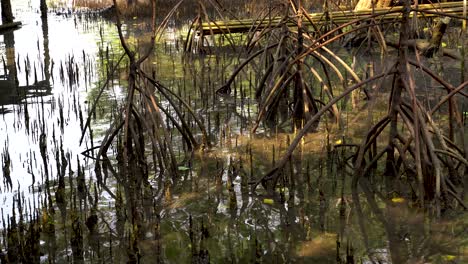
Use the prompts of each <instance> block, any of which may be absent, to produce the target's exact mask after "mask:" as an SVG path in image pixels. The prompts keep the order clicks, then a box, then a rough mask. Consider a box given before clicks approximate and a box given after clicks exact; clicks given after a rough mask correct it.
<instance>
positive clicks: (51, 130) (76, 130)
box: [0, 0, 99, 215]
mask: <svg viewBox="0 0 468 264" xmlns="http://www.w3.org/2000/svg"><path fill="white" fill-rule="evenodd" d="M12 6H13V10H14V13H15V17H16V19H15V20H17V21H21V22H22V23H23V27H22V28H21V29H19V30H16V31H15V32H14V39H15V47H14V49H15V60H16V61H19V64H20V67H19V68H20V69H19V70H18V79H19V84H20V86H24V85H26V75H25V66H24V65H25V60H26V58H27V57H28V58H29V61H30V65H31V71H33V70H34V66H36V68H37V71H38V80H39V81H41V80H42V79H43V77H41V75H42V74H41V68H42V67H43V65H44V41H43V30H42V23H41V18H40V15H39V13H38V12H37V8H38V6H39V0H34V1H30V0H14V1H12ZM31 6H32V8H31ZM89 26H91V25H89V24H81V22H80V21H79V20H78V21H76V20H74V18H64V17H62V16H55V15H52V14H50V15H49V19H48V29H49V30H48V35H49V54H50V63H51V64H52V62H53V64H54V68H53V73H52V74H53V76H54V79H53V80H51V86H52V91H51V95H49V96H45V97H42V98H40V97H35V98H34V97H31V98H29V99H28V100H27V101H28V106H27V110H28V113H29V116H30V129H31V132H30V133H29V134H28V133H27V132H26V124H25V119H24V111H25V110H24V104H23V105H7V106H4V107H5V108H6V109H8V110H10V111H11V112H9V113H6V114H3V115H0V151H1V153H3V151H4V149H5V148H6V149H8V151H9V154H10V158H11V163H12V164H11V178H12V183H13V190H15V192H17V190H18V188H20V192H22V193H23V195H24V197H25V198H26V201H28V199H30V198H32V197H33V196H32V193H31V192H30V189H31V188H29V187H30V186H31V184H32V176H31V171H30V170H29V168H32V170H33V171H32V172H34V174H35V178H36V184H35V185H38V184H40V181H41V174H42V172H43V171H44V169H43V162H42V159H41V155H40V151H39V135H40V129H39V128H40V126H41V125H40V124H41V120H42V115H44V120H45V121H46V127H45V130H46V132H45V134H46V136H47V148H48V151H49V157H48V159H49V174H50V175H49V177H50V178H51V179H56V177H57V173H56V164H55V150H56V147H55V144H56V143H54V141H53V137H52V135H53V134H55V139H56V140H55V141H56V142H57V143H59V142H60V141H63V149H64V152H65V153H70V154H71V155H70V156H71V160H72V169H73V170H74V171H76V159H77V155H78V157H79V158H80V159H83V156H81V155H80V152H82V151H83V150H84V149H86V148H87V147H89V144H88V143H87V142H85V143H83V145H82V146H79V138H80V135H81V129H80V122H79V116H78V114H77V113H76V110H77V109H75V106H76V105H78V102H83V101H85V100H86V95H87V94H86V87H87V85H85V82H84V80H83V79H82V78H83V76H84V73H83V65H82V64H83V51H85V53H86V55H87V60H89V61H90V62H92V64H94V61H95V60H96V59H95V55H96V50H97V42H98V38H99V35H98V34H94V32H97V30H94V31H93V30H88V29H87V30H85V28H87V27H89ZM91 27H92V26H91ZM91 32H93V33H91ZM0 47H1V48H0V56H3V57H6V51H5V45H4V37H3V35H1V36H0ZM73 56H74V61H75V62H77V63H78V64H79V65H80V67H79V68H80V71H81V72H80V78H81V80H79V82H78V84H77V85H73V86H72V87H71V88H70V87H69V85H68V82H67V81H65V82H64V83H62V82H61V81H60V77H59V76H60V75H59V70H60V64H62V63H63V64H64V63H65V62H66V61H68V60H69V58H70V57H73ZM1 68H3V66H2V67H1ZM64 68H65V64H64ZM1 72H3V69H1ZM65 75H66V73H65ZM32 82H34V74H33V73H30V77H29V83H30V84H31V83H32ZM88 88H89V87H88ZM75 100H76V102H77V103H76V104H75V103H74V101H75ZM42 101H43V102H44V108H43V109H42V107H41V102H42ZM59 105H63V115H64V123H65V124H64V130H63V133H62V132H61V131H60V125H59ZM81 110H82V111H83V118H86V113H85V109H84V104H82V109H81ZM42 113H43V114H42ZM85 141H86V140H85ZM87 145H88V146H87ZM57 147H59V145H57ZM31 161H32V162H31ZM29 163H32V164H29ZM83 163H84V162H81V164H83ZM2 165H3V163H2ZM67 173H68V168H67ZM0 176H1V178H2V179H3V171H1V170H0ZM38 182H39V183H38ZM52 192H53V191H52ZM41 195H43V194H41ZM12 199H13V196H12V193H8V192H6V190H5V189H4V187H3V186H2V193H0V206H1V207H2V208H3V211H4V213H5V215H6V214H11V209H12V203H13V200H12ZM35 199H37V194H36V196H35ZM42 199H43V198H42ZM31 204H32V201H31ZM36 204H37V202H36Z"/></svg>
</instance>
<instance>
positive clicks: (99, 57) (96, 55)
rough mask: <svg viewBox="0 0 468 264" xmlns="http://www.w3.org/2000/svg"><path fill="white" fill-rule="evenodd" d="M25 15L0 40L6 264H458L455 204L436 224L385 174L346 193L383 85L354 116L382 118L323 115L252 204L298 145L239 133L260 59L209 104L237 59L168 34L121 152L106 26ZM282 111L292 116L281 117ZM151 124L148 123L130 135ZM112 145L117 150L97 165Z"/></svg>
mask: <svg viewBox="0 0 468 264" xmlns="http://www.w3.org/2000/svg"><path fill="white" fill-rule="evenodd" d="M25 2H26V1H25ZM195 6H196V5H195ZM190 7H192V6H190ZM22 8H23V9H22V10H21V12H20V13H24V14H23V16H22V18H23V19H25V20H26V21H27V23H25V26H24V27H23V28H22V29H20V30H18V31H15V32H9V33H6V34H5V35H4V37H3V43H2V44H4V45H5V49H4V50H2V52H3V54H2V55H4V57H5V59H4V63H3V65H4V67H3V76H1V77H2V80H0V105H2V110H0V119H1V122H2V123H3V124H2V125H1V126H0V150H1V152H0V153H1V155H0V157H1V161H2V162H1V164H2V170H1V172H0V175H2V180H3V186H2V188H1V194H0V201H1V204H0V205H1V214H2V218H1V219H0V227H1V237H0V259H1V261H2V263H20V262H22V263H45V262H50V263H223V262H230V263H295V262H297V263H366V264H367V263H463V262H464V261H466V260H467V256H468V248H467V246H468V240H467V238H466V237H468V234H467V226H468V222H467V217H466V213H463V212H460V210H458V209H459V208H457V206H455V205H453V206H447V208H449V209H447V211H446V212H445V213H444V215H443V217H442V218H440V219H435V218H433V217H432V216H431V214H430V213H429V212H427V211H425V210H424V209H422V208H421V207H419V206H418V205H417V204H416V203H415V202H414V200H415V199H414V197H412V195H413V193H414V188H413V186H414V182H412V181H411V180H410V179H409V178H406V176H407V175H405V177H402V179H401V181H397V182H390V183H389V182H388V179H383V178H382V177H380V176H377V175H380V174H379V173H377V172H380V171H382V170H383V168H372V169H371V171H372V175H373V176H372V177H364V179H362V180H361V181H360V182H359V187H360V191H358V192H353V191H352V188H351V176H350V175H352V172H351V169H350V168H349V161H350V160H352V159H353V158H354V156H353V155H354V154H353V153H354V151H353V148H355V147H356V146H355V145H356V144H355V143H353V142H356V141H358V140H359V138H360V137H362V135H363V134H365V131H367V130H366V129H367V127H368V126H369V125H370V121H369V123H365V122H359V121H360V120H375V119H378V118H379V117H380V115H381V113H380V111H382V112H383V111H385V110H386V109H383V108H385V107H386V102H384V99H381V98H379V97H378V95H384V94H388V87H387V86H384V87H383V88H382V90H379V91H375V93H376V95H377V96H375V99H374V101H371V100H369V101H365V103H363V104H369V105H371V104H374V105H377V106H379V105H381V106H382V107H377V110H376V111H375V112H370V111H369V112H368V111H367V110H365V108H364V107H362V109H364V110H362V111H361V110H360V109H359V108H358V107H357V108H352V107H351V106H350V105H351V104H353V102H351V101H352V99H351V98H349V99H347V101H346V102H345V103H343V104H344V106H342V107H343V109H345V111H344V113H345V116H346V118H345V120H346V121H343V122H345V123H344V125H345V126H346V127H351V126H352V128H349V129H348V130H345V131H343V130H340V129H339V128H337V127H336V126H337V125H333V124H331V123H332V121H331V120H333V117H332V113H330V117H327V119H326V124H324V125H322V126H320V127H319V128H318V133H311V134H309V135H307V136H306V137H305V138H304V139H303V143H302V144H301V146H300V147H299V150H298V155H297V156H293V157H292V158H291V160H290V162H288V164H287V165H286V167H285V168H284V169H283V171H282V177H281V178H280V179H279V180H278V184H277V186H275V189H274V192H273V194H271V193H267V192H264V191H257V192H252V189H251V184H252V182H254V181H255V180H256V179H258V178H259V177H261V176H262V175H264V174H265V173H266V172H267V171H269V170H270V169H271V168H272V167H274V166H275V165H276V164H277V163H278V161H279V159H280V158H281V156H282V155H283V154H284V153H285V152H286V151H287V147H288V145H289V144H290V142H291V139H292V138H293V137H294V135H295V134H294V133H288V132H287V131H289V130H291V127H292V125H291V124H288V123H287V122H286V121H284V119H286V118H284V117H283V116H281V115H278V117H277V121H278V120H281V121H283V122H282V123H281V124H279V125H276V127H275V126H273V129H269V128H267V127H260V128H259V129H258V133H257V134H250V133H249V129H250V128H251V126H252V125H253V123H254V122H255V118H256V114H257V113H258V110H259V106H258V102H257V100H255V99H252V98H255V95H256V91H255V89H256V87H258V83H259V82H260V81H261V80H260V79H259V78H260V77H259V76H256V73H257V72H258V71H259V70H258V69H261V67H262V64H263V63H265V61H254V65H252V66H249V67H248V68H246V70H245V71H243V72H241V75H242V80H233V83H232V92H231V93H230V95H217V94H216V91H217V89H218V88H219V87H220V86H222V84H224V83H225V82H226V80H228V78H229V76H230V73H231V72H232V71H233V70H234V69H235V67H236V66H237V65H238V64H239V62H240V61H241V60H242V59H244V58H243V57H242V56H243V55H242V54H241V55H239V53H238V52H236V51H232V49H231V47H228V45H227V44H226V45H225V46H223V47H220V48H216V47H213V48H212V50H211V53H210V52H208V53H207V54H186V53H184V52H183V51H182V49H183V47H182V46H183V44H182V43H183V42H182V41H181V39H182V37H181V36H182V35H183V33H181V32H179V31H180V30H181V29H180V28H179V27H172V26H173V25H171V27H169V28H168V30H167V33H166V34H165V35H164V36H163V37H162V38H161V40H158V41H156V46H155V51H154V52H153V53H152V54H151V56H150V57H149V58H148V60H147V61H146V62H145V63H144V64H143V65H141V68H142V69H143V70H144V71H146V72H148V73H151V74H148V75H151V76H150V78H147V79H144V78H142V79H139V80H138V81H137V82H136V83H137V85H145V84H147V85H148V83H151V82H150V80H151V79H156V80H158V82H160V83H159V84H157V85H159V86H157V87H156V85H155V84H154V83H151V84H152V85H153V86H154V87H153V89H154V90H153V91H152V93H153V94H158V92H159V93H161V94H162V93H163V92H166V94H165V96H164V97H163V96H159V94H158V96H157V97H155V100H157V102H155V103H154V105H157V107H154V106H149V107H148V109H151V110H152V111H143V110H142V111H141V112H138V111H134V112H132V115H133V116H137V117H139V118H140V119H134V120H133V121H132V122H128V123H129V124H128V130H129V131H132V135H134V137H132V138H131V139H130V141H133V142H135V144H133V145H131V144H130V145H131V147H130V149H131V150H132V151H129V150H128V149H129V147H128V143H127V145H125V144H126V142H127V140H129V139H125V138H124V137H123V136H122V135H120V134H118V133H112V132H113V131H117V130H116V129H119V128H122V127H124V126H125V119H124V112H125V101H126V96H127V95H126V91H127V88H126V87H127V86H128V82H129V79H128V74H129V73H128V64H129V62H128V60H127V59H126V58H125V57H124V56H123V55H122V54H123V50H122V48H121V46H120V41H119V39H118V36H117V32H116V28H115V26H114V24H113V22H109V21H106V20H102V19H100V18H99V16H94V15H93V16H89V17H87V16H86V15H83V14H68V13H67V15H62V14H59V15H56V14H49V16H48V17H42V18H40V16H39V15H40V14H38V12H35V11H34V10H31V9H29V8H27V7H22ZM18 15H20V14H18ZM190 15H193V14H190ZM182 20H183V21H187V20H188V19H182ZM148 23H149V22H148V20H147V19H145V18H138V17H135V18H132V19H131V20H128V21H125V27H124V29H125V32H124V33H125V34H124V35H125V38H126V40H127V41H128V43H129V44H130V45H131V47H132V48H134V49H135V50H138V51H145V50H147V47H148V42H149V41H150V37H149V36H148V35H147V34H145V33H144V32H147V30H148ZM32 36H40V37H38V39H37V41H35V40H34V39H33V41H31V39H32V38H33V37H32ZM15 40H16V42H15ZM25 40H27V41H25ZM70 40H73V42H71V41H70ZM216 41H217V40H216ZM221 41H223V40H220V42H221ZM239 41H240V40H239ZM340 52H341V53H342V54H344V55H343V57H344V58H345V60H346V61H347V62H352V61H353V60H356V62H355V63H353V67H355V68H356V71H357V72H359V73H360V74H362V75H365V74H369V72H368V71H366V69H367V68H368V66H369V64H370V63H369V61H372V63H375V64H374V65H373V66H372V67H374V68H373V69H374V70H376V71H377V69H379V68H385V67H386V63H388V62H386V61H385V60H380V59H379V58H378V56H372V55H370V56H368V57H364V58H362V59H361V60H360V59H359V58H357V57H356V56H354V55H353V54H352V53H350V52H349V51H347V50H343V49H340ZM266 60H267V59H266ZM350 64H351V63H350ZM434 64H437V62H435V63H434ZM315 66H316V68H317V69H318V68H319V66H317V65H313V64H312V68H313V67H315ZM436 66H437V65H436ZM439 66H440V65H439ZM445 66H446V67H451V66H450V65H445ZM379 70H380V69H379ZM445 70H446V71H447V69H445ZM450 70H451V68H449V69H448V71H450ZM320 73H322V72H320ZM346 78H348V77H347V76H346ZM264 81H265V80H264ZM308 81H310V82H311V83H312V84H313V85H317V86H320V85H322V86H323V85H324V84H323V83H320V82H318V81H316V80H308ZM334 81H337V82H338V80H334ZM148 86H150V85H148ZM330 86H331V85H330ZM369 88H372V89H374V88H373V87H371V85H369ZM386 89H387V90H386ZM142 94H143V93H142ZM142 94H140V95H139V97H138V100H140V101H136V102H138V104H141V105H144V104H145V103H146V102H147V101H145V99H146V98H148V97H149V96H144V94H143V95H142ZM440 94H441V95H440V96H442V94H443V93H440ZM433 96H434V97H437V96H438V93H436V92H434V93H433ZM96 98H99V100H97V99H96ZM321 99H323V98H321ZM321 99H320V100H321ZM431 99H432V98H431ZM318 101H319V99H318ZM363 101H364V100H363ZM185 103H186V104H188V105H189V106H190V108H186V107H184V106H185ZM430 103H431V102H429V101H428V104H430ZM150 107H154V108H150ZM284 111H285V112H287V113H289V112H291V109H290V106H289V105H285V108H284ZM355 112H356V113H355ZM88 114H89V124H88V121H87V117H88ZM283 114H284V113H283ZM196 117H199V118H200V120H202V123H203V125H204V126H206V130H207V131H206V134H207V137H208V139H209V141H210V142H211V144H212V145H213V146H212V147H211V148H209V146H203V145H202V146H201V147H200V148H199V149H197V150H194V149H195V145H196V143H198V142H202V141H203V140H202V139H203V137H204V136H205V135H204V133H203V132H204V131H202V130H201V129H198V127H199V124H198V123H197V120H195V119H196ZM157 118H160V119H157ZM282 118H283V119H282ZM148 119H152V120H157V121H152V122H154V124H157V125H154V126H146V124H147V123H144V122H138V120H148ZM184 122H185V123H184ZM152 124H153V123H152ZM186 128H189V129H190V130H191V131H193V134H190V133H188V132H187V131H185V132H186V133H184V129H186ZM270 128H271V127H270ZM164 129H165V130H164ZM109 132H110V133H109ZM149 132H150V133H149ZM165 133H167V134H165ZM82 136H83V137H82ZM81 137H82V143H80V138H81ZM109 138H113V139H115V140H114V142H112V141H111V143H110V144H109V145H108V146H106V147H107V148H106V153H99V150H100V149H101V147H102V145H103V144H106V142H109V141H108V139H109ZM358 142H359V141H358ZM348 143H349V144H348ZM167 144H171V145H172V148H168V147H167ZM150 148H157V149H158V150H159V151H158V152H156V151H152V152H150V151H147V149H150ZM165 150H166V151H167V152H166V153H165V152H164V151H165ZM170 151H172V152H173V153H169V152H170ZM165 155H167V156H169V155H173V156H174V157H175V159H176V168H175V170H176V173H175V174H176V176H177V177H176V176H174V177H167V175H168V174H169V173H168V171H169V170H170V169H169V166H167V165H166V162H167V159H168V158H167V156H165ZM408 173H409V172H408ZM171 176H172V175H171ZM408 177H409V176H408ZM465 200H466V198H465Z"/></svg>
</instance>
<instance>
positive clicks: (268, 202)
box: [263, 198, 275, 204]
mask: <svg viewBox="0 0 468 264" xmlns="http://www.w3.org/2000/svg"><path fill="white" fill-rule="evenodd" d="M263 202H264V203H266V204H274V203H275V202H274V201H273V199H268V198H265V199H263Z"/></svg>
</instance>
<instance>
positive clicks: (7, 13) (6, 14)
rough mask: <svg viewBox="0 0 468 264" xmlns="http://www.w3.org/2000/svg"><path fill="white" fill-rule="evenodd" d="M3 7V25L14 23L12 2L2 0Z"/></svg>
mask: <svg viewBox="0 0 468 264" xmlns="http://www.w3.org/2000/svg"><path fill="white" fill-rule="evenodd" d="M1 5H2V23H3V24H7V23H13V19H14V17H13V12H12V11H11V3H10V0H1Z"/></svg>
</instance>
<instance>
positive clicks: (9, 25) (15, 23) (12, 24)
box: [0, 21, 22, 31]
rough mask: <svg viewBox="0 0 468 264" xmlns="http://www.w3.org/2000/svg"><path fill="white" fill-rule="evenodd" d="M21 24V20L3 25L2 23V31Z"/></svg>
mask: <svg viewBox="0 0 468 264" xmlns="http://www.w3.org/2000/svg"><path fill="white" fill-rule="evenodd" d="M21 25H22V24H21V22H19V21H17V22H13V23H7V24H3V25H0V31H5V30H8V29H13V28H18V27H20V26H21Z"/></svg>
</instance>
